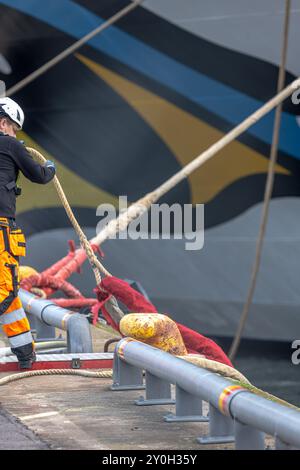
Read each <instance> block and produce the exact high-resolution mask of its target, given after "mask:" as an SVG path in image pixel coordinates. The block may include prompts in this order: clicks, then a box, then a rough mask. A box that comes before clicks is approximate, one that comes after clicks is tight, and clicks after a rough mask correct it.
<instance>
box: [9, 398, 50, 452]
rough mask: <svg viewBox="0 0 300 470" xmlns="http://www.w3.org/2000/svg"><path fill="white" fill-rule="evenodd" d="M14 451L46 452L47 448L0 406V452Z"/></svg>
mask: <svg viewBox="0 0 300 470" xmlns="http://www.w3.org/2000/svg"><path fill="white" fill-rule="evenodd" d="M16 449H18V450H38V449H43V450H47V449H49V446H48V445H47V444H46V443H44V442H43V441H42V440H41V439H40V438H39V437H38V436H37V435H36V434H35V433H34V432H32V431H31V430H30V429H28V428H27V427H26V426H25V425H24V424H22V423H20V421H18V419H17V418H15V417H14V416H13V415H11V414H10V413H8V412H7V411H6V410H5V409H3V407H2V406H1V404H0V450H16Z"/></svg>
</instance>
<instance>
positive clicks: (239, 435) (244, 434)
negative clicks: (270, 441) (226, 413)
mask: <svg viewBox="0 0 300 470" xmlns="http://www.w3.org/2000/svg"><path fill="white" fill-rule="evenodd" d="M234 432H235V448H236V450H264V448H265V433H264V432H262V431H259V430H258V429H255V428H253V427H252V426H248V425H247V424H243V423H240V422H239V421H235V423H234Z"/></svg>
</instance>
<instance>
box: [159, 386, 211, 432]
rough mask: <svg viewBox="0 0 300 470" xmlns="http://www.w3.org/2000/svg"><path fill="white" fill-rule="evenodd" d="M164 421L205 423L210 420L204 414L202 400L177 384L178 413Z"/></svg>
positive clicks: (165, 418) (167, 416)
mask: <svg viewBox="0 0 300 470" xmlns="http://www.w3.org/2000/svg"><path fill="white" fill-rule="evenodd" d="M164 420H165V421H166V422H167V423H192V422H202V423H203V422H207V421H209V418H208V416H203V414H202V400H201V399H200V398H199V397H196V396H195V395H192V394H191V393H188V392H186V391H185V390H184V389H183V388H181V387H179V386H178V385H177V384H176V413H175V414H173V413H170V414H168V415H166V416H165V417H164Z"/></svg>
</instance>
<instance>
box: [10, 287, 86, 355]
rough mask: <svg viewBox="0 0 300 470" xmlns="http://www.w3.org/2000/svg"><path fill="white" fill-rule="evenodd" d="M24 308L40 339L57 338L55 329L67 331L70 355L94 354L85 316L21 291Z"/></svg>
mask: <svg viewBox="0 0 300 470" xmlns="http://www.w3.org/2000/svg"><path fill="white" fill-rule="evenodd" d="M19 296H20V299H21V301H22V305H23V308H24V310H25V312H26V314H27V315H28V317H29V321H30V325H31V327H32V328H34V329H36V332H37V337H38V338H39V339H50V338H55V328H59V329H61V330H65V331H67V351H68V352H69V353H73V352H78V353H90V352H93V343H92V337H91V331H90V325H89V322H88V320H87V319H86V318H85V316H84V315H80V314H79V313H74V312H72V311H71V310H66V309H64V308H61V307H58V306H57V305H55V304H54V303H53V302H51V300H44V299H40V298H38V297H36V296H34V295H33V294H31V293H30V292H27V291H26V290H24V289H20V290H19Z"/></svg>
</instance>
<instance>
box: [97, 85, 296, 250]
mask: <svg viewBox="0 0 300 470" xmlns="http://www.w3.org/2000/svg"><path fill="white" fill-rule="evenodd" d="M298 88H300V77H299V78H298V79H297V80H294V81H293V82H292V83H290V85H288V86H287V87H286V88H285V89H284V90H282V91H281V92H280V93H278V94H277V95H276V96H274V97H273V98H272V99H271V100H269V101H268V102H267V103H265V104H264V105H263V106H262V107H261V108H259V109H258V110H257V111H255V112H254V113H253V114H251V115H250V116H249V117H248V118H246V119H245V120H244V121H243V122H241V123H240V124H239V125H238V126H236V127H235V128H234V129H232V130H231V131H230V132H229V133H228V134H226V135H225V136H223V137H222V138H221V139H220V140H218V141H217V142H215V143H214V144H213V145H212V146H211V147H209V148H208V149H207V150H205V151H204V152H202V153H201V154H200V155H199V156H198V157H196V158H195V159H194V160H192V161H191V162H190V163H188V164H187V165H186V166H185V167H183V168H182V169H181V170H180V171H178V172H177V173H176V174H175V175H173V176H172V177H171V178H169V179H168V180H167V181H165V183H163V184H162V185H161V186H159V187H158V188H156V189H155V190H154V191H152V192H150V193H148V194H147V195H146V196H144V197H143V198H141V199H139V200H138V201H137V202H135V203H133V204H132V205H131V206H130V207H129V208H128V210H127V211H125V212H123V213H122V214H120V215H119V216H118V217H117V218H116V219H113V220H111V221H110V222H109V223H108V224H107V225H106V226H105V227H104V228H103V229H102V230H101V231H100V232H99V234H98V235H97V236H96V237H95V238H93V239H92V240H91V243H93V244H95V245H101V243H103V242H104V241H105V240H107V239H108V238H110V237H111V236H114V235H115V234H116V233H117V232H118V231H120V230H125V228H126V227H127V226H128V224H129V223H130V222H131V221H132V220H134V219H135V218H137V217H139V216H140V215H142V214H143V213H144V212H146V211H147V210H148V209H149V208H150V206H151V204H153V203H154V202H156V201H157V200H158V199H160V198H161V197H162V196H163V195H164V194H166V193H167V192H168V191H170V190H171V189H173V188H174V187H175V186H176V185H177V184H179V183H180V182H181V181H182V180H183V179H185V178H186V177H187V176H189V175H190V174H191V173H193V172H194V171H195V170H198V169H199V168H200V167H201V166H202V165H203V164H204V163H206V162H207V161H208V160H209V159H210V158H212V157H213V156H214V155H216V153H218V152H219V151H220V150H222V149H223V148H224V147H226V145H228V144H230V143H231V142H232V141H233V140H235V139H236V138H237V137H239V136H240V135H241V134H242V133H243V132H245V131H246V130H247V129H249V127H251V126H253V125H254V124H255V123H256V122H257V121H259V120H260V119H261V118H262V117H264V116H265V115H266V114H268V113H269V112H270V111H272V110H273V109H274V108H275V107H276V106H278V105H279V104H280V103H282V102H283V101H284V100H285V99H286V98H288V97H289V96H290V95H292V94H293V93H294V91H296V90H297V89H298Z"/></svg>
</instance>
